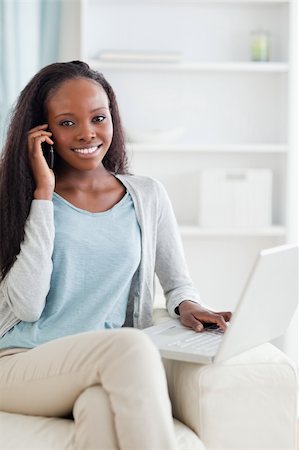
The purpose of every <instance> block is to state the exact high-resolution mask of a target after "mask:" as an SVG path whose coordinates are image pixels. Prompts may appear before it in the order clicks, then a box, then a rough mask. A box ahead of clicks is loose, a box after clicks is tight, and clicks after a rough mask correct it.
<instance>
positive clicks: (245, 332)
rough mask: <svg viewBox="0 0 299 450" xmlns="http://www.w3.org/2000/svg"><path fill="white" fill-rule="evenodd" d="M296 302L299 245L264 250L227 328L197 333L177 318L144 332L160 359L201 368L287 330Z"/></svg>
mask: <svg viewBox="0 0 299 450" xmlns="http://www.w3.org/2000/svg"><path fill="white" fill-rule="evenodd" d="M297 303H298V246H296V245H282V246H279V247H273V248H270V249H266V250H262V251H261V252H260V253H259V254H258V256H257V258H256V261H255V263H254V265H253V268H252V270H251V272H250V274H249V277H248V279H247V281H246V283H245V286H244V288H243V291H242V294H241V296H240V299H239V301H238V304H237V307H236V310H235V311H234V313H233V315H232V318H231V321H230V323H229V324H228V327H227V330H226V331H225V332H224V333H223V332H222V331H221V330H219V329H217V328H216V327H215V326H206V327H205V329H204V331H202V332H199V333H197V332H195V331H193V330H192V329H190V328H187V327H185V326H183V325H182V324H181V323H180V320H179V319H174V320H169V321H166V322H163V323H160V324H158V325H154V326H152V327H149V328H146V329H145V330H144V331H145V332H146V334H148V335H149V336H150V338H151V339H152V340H153V342H154V344H155V345H156V346H157V347H158V349H159V351H160V353H161V356H162V357H164V358H168V359H174V360H179V361H189V362H197V363H202V364H209V363H216V362H217V363H219V362H222V361H225V360H226V359H228V358H231V357H232V356H235V355H237V354H239V353H242V352H244V351H246V350H250V349H251V348H253V347H255V346H258V345H260V344H263V343H265V342H268V341H270V340H272V339H274V338H277V337H278V336H281V335H282V334H284V332H285V331H286V329H287V327H288V325H289V323H290V321H291V319H292V317H293V315H294V313H295V310H296V307H297Z"/></svg>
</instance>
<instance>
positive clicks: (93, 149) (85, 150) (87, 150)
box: [74, 147, 98, 155]
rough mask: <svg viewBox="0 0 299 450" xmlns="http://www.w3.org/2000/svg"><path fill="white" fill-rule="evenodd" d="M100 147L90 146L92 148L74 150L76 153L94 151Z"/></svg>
mask: <svg viewBox="0 0 299 450" xmlns="http://www.w3.org/2000/svg"><path fill="white" fill-rule="evenodd" d="M97 149H98V147H90V148H74V152H76V153H84V154H85V155H86V154H87V153H93V152H95V151H96V150H97Z"/></svg>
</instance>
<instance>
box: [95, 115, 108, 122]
mask: <svg viewBox="0 0 299 450" xmlns="http://www.w3.org/2000/svg"><path fill="white" fill-rule="evenodd" d="M104 119H105V116H96V117H94V118H93V121H94V122H103V120H104Z"/></svg>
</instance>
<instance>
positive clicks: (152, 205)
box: [0, 175, 199, 336]
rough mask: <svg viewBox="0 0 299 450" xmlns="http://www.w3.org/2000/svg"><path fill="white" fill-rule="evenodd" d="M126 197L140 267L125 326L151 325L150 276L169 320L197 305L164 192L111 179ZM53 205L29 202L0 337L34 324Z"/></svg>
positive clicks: (46, 279) (3, 300) (3, 295)
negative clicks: (185, 305) (184, 306)
mask: <svg viewBox="0 0 299 450" xmlns="http://www.w3.org/2000/svg"><path fill="white" fill-rule="evenodd" d="M116 177H117V178H118V179H119V180H120V181H121V182H122V183H123V185H124V186H125V187H126V189H127V191H128V192H129V193H130V195H131V197H132V199H133V202H134V206H135V211H136V216H137V220H138V222H139V225H140V228H141V236H142V238H141V239H142V241H141V262H140V266H139V269H138V272H137V273H136V275H135V277H134V279H133V281H132V286H131V290H130V296H129V302H128V308H127V317H126V322H125V326H134V327H138V328H145V327H148V326H150V325H152V311H153V302H154V295H155V288H154V279H155V272H156V274H157V275H158V278H159V280H160V283H161V285H162V287H163V291H164V295H165V298H166V306H167V309H168V312H169V314H170V315H171V316H172V317H174V318H175V317H178V316H177V314H176V313H175V308H176V307H177V306H178V305H179V304H180V303H181V302H182V301H183V300H192V301H195V302H199V295H198V293H197V292H196V291H195V289H194V288H193V285H192V282H191V279H190V277H189V274H188V270H187V266H186V262H185V258H184V253H183V247H182V243H181V239H180V235H179V230H178V226H177V223H176V219H175V216H174V213H173V209H172V206H171V204H170V201H169V198H168V195H167V193H166V191H165V189H164V187H163V186H162V185H161V184H160V183H159V182H157V181H155V180H153V179H151V178H148V177H141V176H135V175H116ZM54 235H55V229H54V214H53V203H52V201H48V200H33V201H32V204H31V209H30V213H29V216H28V219H27V221H26V225H25V237H24V241H23V242H22V244H21V250H20V253H19V254H18V256H17V260H16V262H15V263H14V265H13V266H12V268H11V269H10V271H9V273H8V274H7V276H6V277H5V279H4V280H3V281H2V282H1V284H0V336H3V335H4V334H5V333H6V332H7V331H8V330H10V329H11V328H12V327H13V326H14V325H15V324H16V323H18V322H19V321H28V322H35V321H36V320H38V319H39V317H40V316H41V314H42V311H43V309H44V306H45V302H46V297H47V293H48V291H49V288H50V279H51V273H52V259H51V257H52V252H53V244H54Z"/></svg>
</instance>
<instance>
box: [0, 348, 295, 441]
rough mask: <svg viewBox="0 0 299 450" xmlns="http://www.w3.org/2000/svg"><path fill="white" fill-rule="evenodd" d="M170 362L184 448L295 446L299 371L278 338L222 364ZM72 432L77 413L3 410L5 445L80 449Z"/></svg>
mask: <svg viewBox="0 0 299 450" xmlns="http://www.w3.org/2000/svg"><path fill="white" fill-rule="evenodd" d="M164 365H165V370H166V374H167V379H168V385H169V394H170V398H171V401H172V405H173V416H174V425H175V431H176V435H177V441H178V448H179V450H195V449H196V450H204V449H206V450H266V449H267V450H295V449H296V426H297V425H296V424H297V401H296V399H297V375H296V370H295V368H294V366H293V364H292V363H291V362H290V361H289V359H288V358H287V357H286V355H284V354H283V353H282V352H281V351H280V350H278V349H277V348H276V347H274V346H273V345H271V344H264V345H261V346H259V347H256V348H255V349H252V350H250V351H248V352H245V353H243V354H241V355H239V356H236V357H234V358H231V359H230V360H228V361H226V362H225V363H222V364H214V365H200V364H193V363H183V362H179V361H170V360H164ZM107 405H108V403H106V402H105V401H104V394H103V404H102V405H99V408H101V417H102V418H104V419H103V420H102V421H101V423H100V424H99V426H101V427H102V428H103V433H112V432H113V427H112V423H113V415H112V412H111V410H110V408H109V407H108V406H107ZM153 414H154V411H153ZM73 436H74V423H73V421H72V420H71V419H58V418H47V417H33V416H22V415H19V414H9V413H5V412H0V449H1V450H73V449H74V445H73ZM80 450H85V449H80ZM86 450H87V449H86ZM88 450H90V449H88ZM94 450H99V449H94ZM102 450H107V449H102ZM140 450H142V449H140ZM153 450H158V449H153ZM161 450H164V449H161ZM167 450H169V449H167Z"/></svg>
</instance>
